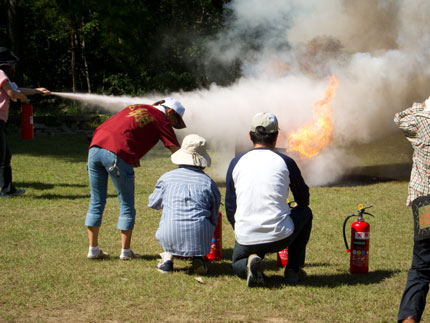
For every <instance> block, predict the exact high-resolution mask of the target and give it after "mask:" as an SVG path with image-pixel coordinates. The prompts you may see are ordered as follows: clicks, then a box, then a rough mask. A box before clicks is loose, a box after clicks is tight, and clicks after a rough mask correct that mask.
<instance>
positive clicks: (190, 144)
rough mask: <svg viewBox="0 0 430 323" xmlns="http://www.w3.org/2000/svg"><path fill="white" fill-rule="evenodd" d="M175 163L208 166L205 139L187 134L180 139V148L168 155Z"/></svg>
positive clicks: (209, 159) (208, 160) (209, 161)
mask: <svg viewBox="0 0 430 323" xmlns="http://www.w3.org/2000/svg"><path fill="white" fill-rule="evenodd" d="M170 158H171V159H172V163H173V164H176V165H190V166H198V167H209V166H210V165H211V158H210V157H209V155H208V153H207V152H206V139H205V138H203V137H200V136H198V135H188V136H186V137H185V138H184V140H183V141H182V146H181V149H179V150H178V151H176V152H175V153H173V154H172V156H171V157H170Z"/></svg>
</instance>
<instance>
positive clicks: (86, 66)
mask: <svg viewBox="0 0 430 323" xmlns="http://www.w3.org/2000/svg"><path fill="white" fill-rule="evenodd" d="M81 46H82V61H83V62H84V73H85V80H86V81H87V89H88V93H91V83H90V72H89V70H88V62H87V57H86V53H85V40H83V41H82V42H81Z"/></svg>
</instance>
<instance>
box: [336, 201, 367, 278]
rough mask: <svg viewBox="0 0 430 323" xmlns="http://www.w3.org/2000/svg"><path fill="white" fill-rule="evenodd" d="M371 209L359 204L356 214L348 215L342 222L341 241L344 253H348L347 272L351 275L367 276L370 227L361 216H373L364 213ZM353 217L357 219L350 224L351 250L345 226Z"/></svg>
mask: <svg viewBox="0 0 430 323" xmlns="http://www.w3.org/2000/svg"><path fill="white" fill-rule="evenodd" d="M371 207H372V206H367V207H364V206H363V204H359V205H358V213H357V214H351V215H348V216H347V217H346V219H345V221H344V222H343V240H344V241H345V246H346V252H349V253H350V259H349V271H350V273H351V274H367V273H368V272H369V244H370V225H369V223H367V222H366V221H365V220H364V218H363V215H364V214H367V215H371V216H373V214H370V213H368V212H366V209H369V208H371ZM354 216H356V217H357V221H355V222H353V223H352V224H351V249H349V247H348V242H347V241H346V234H345V226H346V222H347V221H348V220H349V218H352V217H354Z"/></svg>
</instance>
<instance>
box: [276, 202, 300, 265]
mask: <svg viewBox="0 0 430 323" xmlns="http://www.w3.org/2000/svg"><path fill="white" fill-rule="evenodd" d="M287 204H288V206H289V207H290V208H293V207H295V206H296V202H295V201H290V200H289V199H287ZM276 264H277V266H278V267H286V266H287V265H288V248H285V249H283V250H281V251H278V252H277V254H276Z"/></svg>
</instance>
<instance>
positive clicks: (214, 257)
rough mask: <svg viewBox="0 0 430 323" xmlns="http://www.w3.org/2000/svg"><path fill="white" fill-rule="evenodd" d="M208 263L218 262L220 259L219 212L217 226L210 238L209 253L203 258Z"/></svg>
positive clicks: (220, 233) (220, 231) (220, 218)
mask: <svg viewBox="0 0 430 323" xmlns="http://www.w3.org/2000/svg"><path fill="white" fill-rule="evenodd" d="M205 258H206V259H207V260H209V261H220V260H221V259H222V214H221V212H219V216H218V224H217V226H216V228H215V232H214V235H213V236H212V242H211V251H210V252H209V253H208V254H207V255H206V257H205Z"/></svg>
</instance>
